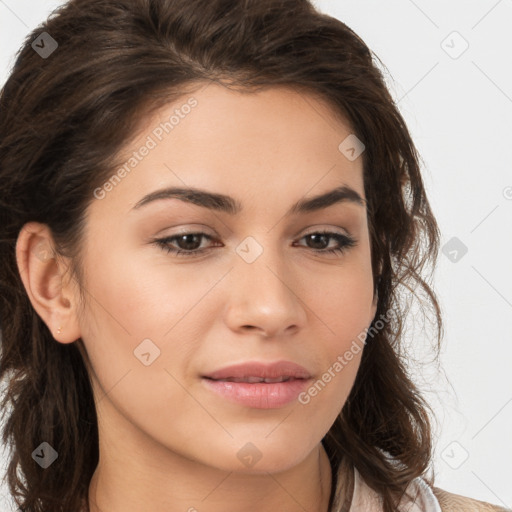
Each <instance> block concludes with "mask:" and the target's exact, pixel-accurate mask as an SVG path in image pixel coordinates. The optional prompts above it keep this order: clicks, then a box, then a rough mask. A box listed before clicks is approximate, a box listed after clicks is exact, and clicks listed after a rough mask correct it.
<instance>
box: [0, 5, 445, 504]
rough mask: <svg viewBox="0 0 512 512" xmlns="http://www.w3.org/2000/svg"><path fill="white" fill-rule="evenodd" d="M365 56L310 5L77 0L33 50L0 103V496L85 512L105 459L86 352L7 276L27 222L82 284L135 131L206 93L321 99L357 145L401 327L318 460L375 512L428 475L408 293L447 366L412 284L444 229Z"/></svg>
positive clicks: (393, 328) (373, 358) (377, 246)
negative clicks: (209, 85)
mask: <svg viewBox="0 0 512 512" xmlns="http://www.w3.org/2000/svg"><path fill="white" fill-rule="evenodd" d="M42 32H47V33H48V34H49V35H50V36H51V37H52V38H53V39H54V40H55V41H57V43H58V47H57V48H56V49H55V51H54V52H53V53H52V54H51V55H48V56H46V58H42V57H41V55H39V54H38V52H36V51H35V49H34V48H33V47H32V46H31V45H32V42H33V41H35V40H36V38H38V37H39V36H40V34H41V33H42ZM373 57H374V55H373V54H372V53H371V51H370V50H369V49H368V47H367V46H366V45H365V43H364V42H363V41H362V40H361V39H360V38H359V37H358V36H357V35H356V34H355V33H354V32H353V31H352V30H351V29H350V28H349V27H347V26H346V25H345V24H344V23H342V22H341V21H339V20H337V19H335V18H332V17H330V16H327V15H325V14H322V13H320V12H318V11H317V10H316V9H315V8H314V7H313V5H312V4H311V3H310V1H309V0H245V1H242V0H71V1H70V2H68V3H67V4H65V5H63V6H62V7H60V8H58V9H56V10H55V11H54V12H53V13H52V14H51V15H50V17H49V18H48V20H47V21H46V22H45V23H43V24H41V25H40V26H39V27H37V28H36V29H35V30H33V31H32V33H30V34H29V35H28V37H27V38H26V40H25V42H24V44H23V46H22V48H21V49H20V51H19V53H18V54H17V58H16V61H15V64H14V67H13V69H12V71H11V73H10V76H9V78H8V80H7V82H6V83H5V86H4V88H3V89H2V92H1V97H0V194H1V195H0V261H1V265H0V292H1V294H0V296H1V299H0V327H1V331H2V345H1V359H0V378H7V387H6V391H5V396H4V397H3V400H2V406H3V409H4V415H5V416H6V420H7V421H6V422H5V428H4V430H3V442H4V443H6V444H10V445H11V447H12V450H11V455H10V459H9V460H10V463H9V467H8V472H7V476H8V483H9V488H10V492H11V493H12V495H13V496H14V497H15V499H16V501H17V503H18V505H19V506H21V507H22V508H23V510H25V511H26V512H41V511H42V512H50V511H51V512H56V511H69V510H78V509H79V508H80V507H84V506H87V505H88V502H87V500H88V487H89V483H90V480H91V476H92V474H93V472H94V470H95V468H96V465H97V463H98V455H99V454H98V430H97V418H96V411H95V406H94V400H93V394H92V390H91V385H90V380H89V375H88V372H87V367H86V364H87V362H86V361H85V360H84V357H82V356H83V354H84V347H83V345H82V344H83V342H82V340H81V339H79V340H77V341H76V342H75V343H72V344H61V343H58V342H56V341H55V340H54V338H53V337H52V334H51V332H50V331H49V329H48V328H47V326H46V324H45V323H44V322H43V321H42V320H41V318H40V317H39V316H38V315H37V314H36V312H35V311H34V309H33V307H32V305H31V302H30V301H29V299H28V296H27V293H26V291H25V289H24V286H23V283H22V281H21V279H20V275H19V270H18V268H17V264H16V259H15V244H16V240H17V236H18V234H19V232H20V229H21V228H22V226H23V225H24V224H25V223H27V222H29V221H36V222H41V223H44V224H46V225H48V226H49V227H50V229H51V231H52V234H53V237H54V240H55V250H56V254H58V255H64V256H67V257H70V258H72V262H73V267H72V269H71V270H72V274H73V277H74V278H75V279H76V280H77V281H78V282H79V283H80V282H82V281H81V280H82V278H83V273H82V270H83V269H82V267H81V260H80V255H81V254H82V249H83V248H82V246H81V243H82V241H83V233H84V224H85V212H86V209H87V207H88V205H89V204H90V203H91V202H92V201H93V200H94V196H93V191H94V190H95V189H96V188H97V187H100V186H101V185H102V184H104V183H105V182H106V181H107V180H108V178H109V177H110V176H111V175H112V171H113V169H115V168H116V167H117V166H118V165H119V161H118V158H117V157H118V156H119V154H120V151H121V150H122V149H123V147H125V145H126V143H127V141H130V140H131V138H132V137H133V135H134V133H135V132H136V129H137V127H138V126H140V122H141V120H143V118H144V117H145V116H147V115H149V114H150V113H151V112H153V111H154V110H155V109H157V108H159V107H160V106H163V105H164V104H165V103H168V102H170V101H173V100H174V99H176V98H178V97H181V96H182V95H183V94H184V93H185V92H187V87H188V88H189V89H190V90H192V88H193V87H197V84H198V83H199V84H200V83H203V84H204V83H206V82H208V81H216V82H221V83H226V84H227V83H228V82H229V84H230V85H231V86H233V87H239V88H241V89H245V90H256V89H257V88H262V87H272V86H277V85H286V86H289V87H292V88H294V89H295V90H296V91H300V92H304V93H306V94H307V93H310V94H314V95H315V96H318V97H321V98H323V99H324V100H326V101H327V102H328V104H329V105H330V106H331V107H332V109H333V112H334V113H336V114H337V115H340V116H342V117H343V118H344V119H346V120H348V121H349V123H350V126H351V129H352V130H353V132H354V134H355V135H356V136H357V137H358V138H359V139H360V140H361V141H363V143H364V144H365V146H366V149H365V151H364V153H363V154H362V158H363V169H364V171H363V173H364V188H365V195H366V198H367V201H368V209H367V216H368V225H369V229H370V242H371V250H372V268H373V275H374V276H375V277H376V279H375V290H376V291H378V297H379V304H378V309H377V313H376V315H375V319H374V322H376V321H377V319H379V318H382V315H388V316H389V312H390V311H392V312H394V315H392V316H393V319H392V321H389V322H385V325H384V326H383V327H382V328H379V329H376V328H374V329H373V331H372V330H371V328H370V331H371V335H370V336H369V337H368V339H367V340H366V341H367V345H366V347H365V349H364V351H363V354H362V360H361V365H360V369H359V371H358V374H357V377H356V380H355V383H354V386H353V388H352V390H351V393H350V396H349V397H348V399H347V401H346V403H345V405H344V407H343V409H342V411H341V413H340V414H339V416H338V417H337V419H336V421H335V423H334V424H333V425H332V427H331V429H330V430H329V432H328V434H327V435H326V437H325V438H324V440H323V443H324V446H325V447H326V450H327V453H328V455H329V458H330V460H331V463H332V465H333V472H334V470H336V469H337V468H338V467H339V464H340V461H342V460H343V461H345V462H347V463H350V464H351V465H353V466H354V467H356V468H357V470H358V471H359V472H360V473H361V475H362V477H363V478H364V480H365V481H366V482H367V483H368V485H370V486H371V487H372V488H373V489H374V490H376V491H377V492H378V493H380V494H381V495H382V497H383V499H384V506H385V512H391V511H392V510H394V509H395V506H396V501H395V500H396V499H397V497H400V496H401V494H402V493H403V492H404V489H405V487H406V486H407V485H408V484H409V483H410V482H411V480H412V479H414V478H415V477H418V476H424V475H425V472H426V470H427V469H428V468H429V465H430V462H431V456H432V454H431V450H432V443H431V424H430V419H429V411H430V412H432V411H431V409H430V407H429V406H428V404H427V402H426V401H425V400H424V399H423V397H422V396H421V394H420V393H419V391H418V389H417V387H416V386H415V384H414V383H413V381H412V379H411V378H410V376H409V373H408V368H407V361H408V355H407V354H403V353H402V351H401V349H402V343H401V342H402V338H403V327H404V322H405V318H406V313H407V312H408V311H409V307H408V306H406V305H404V304H403V301H401V300H400V287H401V286H404V287H405V288H406V289H407V290H408V291H410V292H412V293H413V295H415V296H416V288H417V287H418V286H419V287H420V288H421V290H423V291H424V292H426V299H425V300H423V301H421V302H422V306H424V305H425V304H429V305H430V306H432V307H433V308H432V309H433V312H434V320H435V322H436V325H437V326H438V330H437V338H436V339H437V349H439V341H440V339H441V332H442V324H441V314H440V308H439V305H438V303H437V300H436V296H435V294H434V292H433V291H432V290H431V288H430V286H429V284H428V282H427V281H426V280H425V278H424V277H422V273H423V270H424V267H425V265H426V263H428V262H429V261H432V262H435V258H436V257H437V252H438V246H439V230H438V226H437V223H436V220H435V218H434V216H433V214H432V212H431V209H430V206H429V202H428V200H427V197H426V193H425V189H424V186H423V182H422V178H421V174H420V166H419V156H418V154H417V151H416V149H415V146H414V144H413V142H412V140H411V137H410V134H409V132H408V129H407V127H406V125H405V122H404V119H403V118H402V116H401V114H400V113H399V111H398V108H397V106H396V104H395V103H394V101H393V99H392V97H391V95H390V94H389V92H388V90H387V88H386V86H385V82H384V79H383V75H382V73H381V71H380V70H379V68H378V66H377V65H376V63H375V62H374V59H373ZM340 142H341V141H340ZM372 327H373V322H372ZM370 331H369V332H370ZM42 441H47V442H48V443H49V444H50V445H51V446H53V447H55V448H56V450H57V451H58V454H59V463H58V464H53V465H52V466H51V470H42V469H41V468H40V467H39V466H38V465H37V464H36V463H35V462H34V460H33V459H32V452H33V451H34V449H35V448H36V447H37V446H39V445H40V443H41V442H42ZM389 455H390V456H392V457H393V458H394V459H395V460H396V461H399V464H396V463H393V462H392V461H390V460H389V457H388V456H389ZM427 481H428V482H429V483H432V479H427ZM332 498H333V496H331V504H332ZM345 506H347V504H345Z"/></svg>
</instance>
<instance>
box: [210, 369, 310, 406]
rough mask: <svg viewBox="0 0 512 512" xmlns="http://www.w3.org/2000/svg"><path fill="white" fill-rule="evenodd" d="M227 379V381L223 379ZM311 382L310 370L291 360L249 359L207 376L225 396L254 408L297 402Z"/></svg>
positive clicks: (213, 387)
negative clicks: (254, 380) (252, 379)
mask: <svg viewBox="0 0 512 512" xmlns="http://www.w3.org/2000/svg"><path fill="white" fill-rule="evenodd" d="M247 377H260V378H269V379H276V378H279V377H290V379H289V380H287V381H285V382H272V383H266V382H259V383H249V382H232V381H229V380H225V379H230V378H236V379H241V378H242V379H243V378H247ZM221 379H224V380H221ZM310 381H311V375H310V373H309V372H308V371H307V370H306V369H305V368H304V367H302V366H300V365H297V364H295V363H292V362H290V361H279V362H277V363H272V364H264V363H258V362H249V363H243V364H238V365H234V366H229V367H226V368H222V369H220V370H217V371H215V372H212V373H210V374H208V375H204V376H203V378H202V382H203V383H204V384H205V386H207V388H208V389H209V390H211V391H213V392H215V393H217V394H219V395H220V396H222V397H224V398H225V399H227V400H229V401H231V402H235V403H238V404H241V405H245V406H248V407H253V408H255V409H276V408H279V407H283V406H285V405H287V404H289V403H290V402H292V401H294V400H295V399H296V398H297V397H298V395H299V394H300V393H301V392H302V391H304V389H305V388H306V387H307V386H308V385H309V383H310Z"/></svg>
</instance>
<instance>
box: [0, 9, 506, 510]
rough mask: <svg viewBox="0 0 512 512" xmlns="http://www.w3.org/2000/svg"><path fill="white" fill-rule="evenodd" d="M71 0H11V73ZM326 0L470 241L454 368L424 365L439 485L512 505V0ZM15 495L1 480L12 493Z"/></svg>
mask: <svg viewBox="0 0 512 512" xmlns="http://www.w3.org/2000/svg"><path fill="white" fill-rule="evenodd" d="M60 3H61V2H57V1H50V0H37V1H36V0H0V83H1V84H3V83H4V81H5V80H6V78H7V75H8V72H9V69H10V66H11V65H12V64H13V62H14V53H15V52H16V51H17V49H18V48H19V46H20V45H21V43H22V41H23V39H24V37H25V36H26V35H27V34H28V32H29V31H30V30H32V29H33V28H35V27H36V26H37V25H38V24H39V23H40V22H41V21H42V20H43V19H45V18H46V16H47V15H48V13H49V12H50V10H51V9H53V8H54V7H56V6H57V5H59V4H60ZM315 3H316V5H317V7H319V8H320V10H322V11H324V12H326V13H328V14H330V15H332V16H335V17H337V18H339V19H340V20H342V21H343V22H344V23H346V24H347V25H348V26H349V27H351V28H352V29H353V30H354V31H355V32H356V33H357V34H358V35H360V36H361V37H362V39H363V40H364V41H365V42H366V43H367V44H368V46H369V47H370V48H371V49H372V50H373V51H374V53H375V54H376V55H377V56H378V57H379V58H380V59H381V60H382V62H383V63H384V65H385V66H386V68H387V73H388V74H387V75H386V80H387V83H388V86H389V88H390V90H391V93H392V95H393V97H394V98H395V99H396V100H397V101H398V106H399V108H400V111H401V112H402V114H403V116H404V117H405V119H406V122H407V123H408V126H409V129H410V131H411V133H412V136H413V139H414V141H415V143H416V145H417V147H418V150H419V152H420V154H421V156H422V159H423V162H424V165H423V172H424V179H425V184H426V187H427V191H428V194H429V199H430V202H431V205H432V207H433V209H434V213H435V215H436V217H437V219H438V222H439V224H440V227H441V232H442V245H444V244H446V243H447V242H448V241H450V240H451V239H452V238H453V237H457V238H458V239H459V240H460V241H461V242H462V243H463V244H464V245H465V246H466V247H467V249H468V251H467V253H466V254H464V255H463V256H462V257H460V254H461V253H460V252H459V259H458V261H456V262H452V261H450V259H449V257H448V256H445V255H444V254H443V253H441V254H440V257H439V263H438V267H437V270H436V273H435V281H434V286H435V290H436V292H437V293H438V296H439V299H440V302H441V307H442V310H443V314H444V321H445V336H444V340H443V349H442V355H441V367H442V373H439V372H437V371H436V369H435V366H432V365H431V367H430V369H429V368H428V367H426V368H425V369H424V373H423V374H422V375H423V377H421V376H420V375H418V376H417V381H418V382H419V383H420V385H421V387H422V389H423V390H424V392H425V396H426V397H427V399H428V400H429V401H430V403H431V404H432V406H433V407H434V410H435V412H436V416H437V418H438V422H439V423H438V427H437V428H436V438H435V442H436V457H435V460H434V468H435V472H436V485H437V486H438V487H442V488H444V489H446V490H448V491H450V492H454V493H458V494H463V495H466V496H471V497H473V498H477V499H480V500H484V501H489V502H492V503H496V504H500V505H502V506H505V505H506V506H508V507H512V487H511V486H510V482H511V481H512V371H511V362H512V327H511V320H512V165H511V164H512V139H511V136H512V58H511V50H512V31H510V26H511V23H512V1H511V0H499V1H497V0H480V1H475V0H473V1H467V0H465V1H463V0H459V1H453V0H452V1H441V0H430V1H427V0H415V1H413V0H386V1H385V2H383V1H382V0H362V1H361V0H359V1H356V0H351V1H344V0H317V1H316V2H315ZM454 31H456V32H457V33H458V34H453V32H454ZM466 45H469V46H468V48H467V49H466V50H465V51H464V52H463V53H461V52H462V50H463V49H464V48H465V46H466ZM459 54H460V55H459ZM452 243H453V242H452ZM448 247H449V246H448ZM420 334H421V333H420V332H417V333H416V334H413V333H412V331H411V335H410V338H411V339H410V342H414V344H415V347H416V348H415V351H416V350H418V353H421V351H422V350H423V347H422V345H425V346H427V345H428V342H426V341H425V337H422V336H421V335H420ZM464 459H465V460H464ZM0 470H1V467H0ZM6 494H7V489H6V487H1V486H0V503H2V499H1V496H2V495H6ZM2 512H3V510H2Z"/></svg>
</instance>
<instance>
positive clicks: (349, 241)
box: [154, 231, 357, 258]
mask: <svg viewBox="0 0 512 512" xmlns="http://www.w3.org/2000/svg"><path fill="white" fill-rule="evenodd" d="M191 235H193V236H201V237H203V238H207V239H208V240H213V237H212V236H210V235H207V234H206V233H201V232H192V231H191V232H188V233H180V234H178V235H173V236H170V237H166V238H159V239H156V240H154V243H155V244H156V245H157V246H159V247H160V248H162V249H163V250H165V251H167V252H168V253H173V254H174V255H175V256H180V257H181V256H184V257H189V258H190V257H193V256H197V255H199V254H203V253H204V252H206V251H208V250H209V249H210V248H206V249H205V248H203V249H199V250H197V249H195V250H188V251H187V250H184V249H176V248H173V247H170V246H169V243H170V242H171V240H175V239H177V238H180V237H184V236H191ZM311 235H328V237H329V238H334V239H335V240H337V241H338V243H339V244H340V245H341V246H340V247H336V248H334V249H312V251H313V252H316V253H320V254H339V255H340V256H341V255H342V254H343V253H345V251H347V250H349V249H350V248H352V247H354V246H355V245H356V244H357V240H356V239H355V238H352V237H350V236H346V235H342V234H340V233H336V232H333V231H314V232H312V233H308V234H307V235H304V236H303V237H302V238H306V237H308V236H311ZM302 238H300V239H299V240H302Z"/></svg>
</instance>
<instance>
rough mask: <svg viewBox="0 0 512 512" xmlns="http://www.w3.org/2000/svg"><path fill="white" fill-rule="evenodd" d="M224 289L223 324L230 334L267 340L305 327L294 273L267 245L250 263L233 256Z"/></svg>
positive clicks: (301, 302)
mask: <svg viewBox="0 0 512 512" xmlns="http://www.w3.org/2000/svg"><path fill="white" fill-rule="evenodd" d="M227 286H228V288H227V289H228V290H229V292H228V293H229V298H228V304H227V313H226V322H227V324H228V325H229V327H230V328H231V329H232V330H233V331H237V332H244V331H253V332H257V333H258V334H261V335H262V336H265V337H268V338H270V337H279V336H282V335H289V334H292V333H295V332H296V331H297V330H300V329H301V328H303V326H304V325H305V322H306V319H307V314H306V309H305V308H306V306H305V302H304V301H305V299H306V297H303V296H302V295H304V292H305V291H304V290H302V289H301V287H300V278H299V276H298V275H297V271H296V270H294V269H293V268H291V267H290V266H286V262H285V261H284V255H283V254H282V251H281V252H280V251H278V250H277V249H276V250H271V249H270V248H269V247H268V246H267V247H265V248H264V250H263V252H262V253H261V255H260V256H259V257H258V258H256V259H255V260H254V261H253V262H252V263H249V262H248V261H247V260H246V259H244V258H243V257H239V256H237V257H236V258H235V263H234V268H233V269H232V271H231V272H230V282H229V284H228V285H227Z"/></svg>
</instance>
